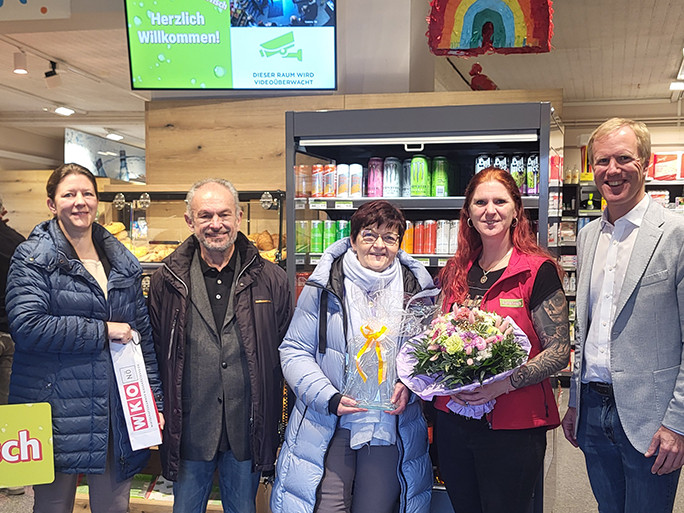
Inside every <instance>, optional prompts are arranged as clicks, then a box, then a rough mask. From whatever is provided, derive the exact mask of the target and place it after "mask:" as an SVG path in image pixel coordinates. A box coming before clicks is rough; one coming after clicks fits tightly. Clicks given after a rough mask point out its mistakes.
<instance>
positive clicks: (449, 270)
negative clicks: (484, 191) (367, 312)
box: [437, 167, 563, 309]
mask: <svg viewBox="0 0 684 513" xmlns="http://www.w3.org/2000/svg"><path fill="white" fill-rule="evenodd" d="M485 182H499V183H500V184H501V185H503V186H504V187H505V188H506V191H507V192H508V194H509V195H510V197H511V198H512V199H513V204H514V205H515V217H516V218H517V220H518V222H517V224H515V226H513V225H511V242H512V243H513V246H514V247H515V249H517V250H518V251H520V252H521V253H525V254H527V255H539V256H545V257H548V258H549V259H551V261H552V262H553V263H554V264H555V266H556V269H558V275H559V276H561V277H562V276H563V270H562V268H561V267H560V266H559V265H558V262H556V259H555V257H554V256H553V255H552V254H551V253H549V252H548V251H546V250H545V249H544V248H542V247H540V246H539V244H537V236H536V235H535V233H534V232H533V231H532V224H531V223H530V220H529V219H528V217H527V213H526V212H525V208H524V207H523V204H522V197H521V196H520V190H519V189H518V186H517V184H516V183H515V180H514V179H513V177H512V176H511V174H510V173H508V172H507V171H503V170H501V169H499V168H496V167H488V168H487V169H484V170H482V171H480V172H479V173H477V174H476V175H475V176H474V177H473V178H472V179H471V180H470V182H469V183H468V186H467V187H466V191H465V201H464V203H463V208H462V209H461V216H460V223H459V228H458V249H457V250H456V254H455V255H454V256H452V257H451V258H450V259H449V260H448V262H447V264H446V265H445V266H444V267H443V268H442V270H441V271H440V273H439V275H438V277H437V281H438V283H439V284H440V286H441V287H442V294H443V296H444V302H443V304H444V308H446V309H448V308H450V306H451V305H452V304H453V303H454V302H456V303H463V302H464V301H465V300H466V298H467V297H468V269H469V264H470V262H472V261H473V260H475V258H477V256H478V255H479V254H480V253H481V252H482V238H481V237H480V234H479V233H478V231H477V230H476V229H475V228H473V227H471V226H469V225H468V220H469V219H470V214H469V213H468V210H469V208H470V204H471V202H472V200H473V194H474V193H475V189H477V187H478V186H479V185H480V184H482V183H485Z"/></svg>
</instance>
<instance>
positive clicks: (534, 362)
mask: <svg viewBox="0 0 684 513" xmlns="http://www.w3.org/2000/svg"><path fill="white" fill-rule="evenodd" d="M532 323H533V324H534V330H535V332H536V333H537V336H538V337H539V340H540V341H541V345H542V351H541V353H539V354H538V355H537V356H535V357H534V358H532V359H531V360H529V361H528V362H527V363H526V364H525V365H523V366H522V367H520V368H519V369H517V370H516V371H515V372H514V373H513V374H512V375H511V383H512V384H513V386H514V387H515V388H521V387H525V386H527V385H533V384H535V383H539V382H540V381H542V380H544V379H546V378H548V377H549V376H551V375H552V374H553V373H554V372H558V371H559V370H561V369H564V368H565V366H566V365H567V364H568V357H569V355H570V334H569V324H568V304H567V301H566V300H565V294H563V291H562V290H558V291H556V292H555V293H554V294H552V295H551V296H549V297H548V298H547V299H546V300H544V302H543V303H542V304H541V305H539V306H538V307H537V308H535V309H534V310H532Z"/></svg>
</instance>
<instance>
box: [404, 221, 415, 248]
mask: <svg viewBox="0 0 684 513" xmlns="http://www.w3.org/2000/svg"><path fill="white" fill-rule="evenodd" d="M401 249H403V250H404V251H406V252H407V253H413V223H412V222H411V221H409V220H407V221H406V231H404V238H403V239H401Z"/></svg>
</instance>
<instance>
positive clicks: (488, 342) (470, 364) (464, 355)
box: [409, 307, 527, 388]
mask: <svg viewBox="0 0 684 513" xmlns="http://www.w3.org/2000/svg"><path fill="white" fill-rule="evenodd" d="M502 324H503V319H502V318H501V317H500V316H499V315H497V314H495V313H491V312H485V311H482V310H479V309H477V308H475V309H473V310H470V309H468V308H465V307H462V308H458V309H456V310H454V311H452V312H449V313H447V314H445V315H442V316H440V317H437V318H436V319H434V320H433V321H432V323H431V325H430V328H429V329H428V330H427V331H425V332H424V333H423V334H422V335H420V336H418V337H415V338H414V339H413V340H412V341H411V342H409V343H410V344H412V345H413V347H414V349H413V351H412V353H413V356H414V357H415V358H416V360H417V362H416V364H415V366H414V368H413V373H412V374H411V376H418V375H426V376H429V377H431V378H433V379H435V380H436V381H437V382H438V383H442V384H444V385H445V386H446V387H447V388H455V387H457V386H461V385H469V384H471V383H474V382H480V383H482V382H483V381H484V380H485V379H487V378H489V377H491V376H495V375H497V374H501V373H502V372H506V371H509V370H511V369H515V368H516V367H518V366H520V365H522V364H523V363H525V361H526V359H527V352H526V351H525V349H523V348H522V347H521V346H520V345H519V344H518V343H517V342H516V339H515V336H514V335H513V333H511V332H510V330H509V332H506V330H505V328H504V331H502V330H501V329H500V328H501V326H502Z"/></svg>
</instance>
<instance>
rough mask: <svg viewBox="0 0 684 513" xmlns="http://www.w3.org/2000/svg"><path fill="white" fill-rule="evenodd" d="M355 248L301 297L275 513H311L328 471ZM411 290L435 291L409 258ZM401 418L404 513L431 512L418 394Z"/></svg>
mask: <svg viewBox="0 0 684 513" xmlns="http://www.w3.org/2000/svg"><path fill="white" fill-rule="evenodd" d="M349 247H351V245H350V243H349V238H345V239H342V240H340V241H338V242H336V243H334V244H333V245H331V246H330V247H329V248H328V249H327V250H326V252H325V253H324V254H323V256H322V257H321V260H320V263H319V264H318V266H317V267H316V269H315V270H314V272H313V274H312V275H311V277H310V278H309V280H308V282H307V284H306V286H305V287H304V290H303V291H302V293H301V295H300V296H299V300H298V302H297V308H296V309H295V313H294V317H293V319H292V322H291V323H290V327H289V329H288V332H287V335H286V336H285V339H284V340H283V343H282V344H281V346H280V361H281V365H282V368H283V374H284V376H285V379H286V381H287V382H288V384H289V385H290V387H292V389H293V390H294V392H295V394H296V396H297V400H296V402H295V405H294V408H293V410H292V413H291V415H290V419H289V421H288V425H287V430H286V432H285V441H284V442H283V446H282V448H281V450H280V454H279V456H278V462H277V466H276V480H275V483H274V485H273V491H272V493H271V510H272V511H273V513H311V512H313V510H314V506H315V503H316V490H317V489H318V486H319V484H320V481H321V478H322V477H323V468H324V467H323V465H324V459H325V454H326V452H327V448H328V445H329V444H330V440H331V438H332V436H333V434H334V433H335V429H336V427H337V421H338V417H337V416H336V415H332V414H330V413H329V412H328V403H329V401H330V399H331V398H332V397H333V395H335V394H336V393H338V392H341V391H342V390H343V389H344V374H345V355H346V351H347V343H346V340H345V337H344V333H345V329H344V323H345V322H346V313H345V311H344V304H343V302H342V300H341V298H340V297H339V294H336V293H335V290H339V288H340V287H341V283H342V281H343V276H342V273H341V258H340V257H342V255H344V253H345V252H346V251H347V249H348V248H349ZM397 258H398V259H399V262H400V263H401V264H402V272H403V278H404V290H405V291H406V292H410V293H416V292H419V291H420V290H426V289H434V284H433V281H432V278H431V277H430V275H429V273H428V272H427V271H426V270H425V268H424V267H423V265H422V264H420V263H419V262H418V261H416V260H415V259H413V258H412V257H411V256H409V255H408V254H406V253H404V252H403V251H399V253H398V254H397ZM326 290H327V291H328V292H327V293H328V299H327V301H328V305H327V328H326V331H325V334H324V335H323V336H324V337H325V338H326V341H325V342H324V345H325V346H326V349H325V352H324V353H321V352H320V351H319V349H320V347H321V346H320V342H321V341H320V340H319V326H320V319H319V311H320V302H321V295H322V293H323V291H326ZM396 419H397V446H398V448H399V455H400V462H399V465H398V468H397V476H398V477H399V483H400V485H401V496H400V509H399V511H400V513H427V512H428V511H429V510H430V498H431V493H432V464H431V462H430V456H429V454H428V435H427V424H426V422H425V419H424V417H423V414H422V409H421V405H420V402H419V400H418V399H417V398H416V396H414V395H413V394H412V396H411V400H410V402H409V405H408V406H407V408H406V410H405V411H404V413H402V414H401V415H399V416H398V417H396Z"/></svg>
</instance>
